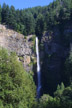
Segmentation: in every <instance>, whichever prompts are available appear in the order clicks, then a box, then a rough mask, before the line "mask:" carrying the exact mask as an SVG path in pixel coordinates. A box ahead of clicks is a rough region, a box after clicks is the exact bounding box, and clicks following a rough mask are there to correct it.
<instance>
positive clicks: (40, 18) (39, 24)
mask: <svg viewBox="0 0 72 108" xmlns="http://www.w3.org/2000/svg"><path fill="white" fill-rule="evenodd" d="M43 31H44V18H43V15H42V14H39V15H38V17H37V21H36V30H35V32H36V35H37V36H38V37H39V39H41V36H42V34H43Z"/></svg>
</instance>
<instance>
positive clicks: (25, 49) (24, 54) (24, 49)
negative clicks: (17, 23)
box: [0, 25, 33, 71]
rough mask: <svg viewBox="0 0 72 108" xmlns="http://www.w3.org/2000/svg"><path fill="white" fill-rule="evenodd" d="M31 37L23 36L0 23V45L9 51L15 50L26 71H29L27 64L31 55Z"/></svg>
mask: <svg viewBox="0 0 72 108" xmlns="http://www.w3.org/2000/svg"><path fill="white" fill-rule="evenodd" d="M31 38H32V35H30V36H27V37H24V35H22V34H19V33H17V32H15V31H13V30H10V29H8V28H7V27H6V26H4V25H0V46H1V47H3V48H6V49H7V50H8V51H10V52H16V54H17V55H18V57H19V60H20V61H22V63H23V66H24V68H25V69H26V71H31V67H30V66H29V64H30V62H31V57H32V56H33V50H32V46H33V42H32V41H30V40H31Z"/></svg>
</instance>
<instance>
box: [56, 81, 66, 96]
mask: <svg viewBox="0 0 72 108" xmlns="http://www.w3.org/2000/svg"><path fill="white" fill-rule="evenodd" d="M64 89H65V86H64V84H63V82H62V83H61V85H59V84H58V86H57V90H56V91H55V92H54V95H55V96H56V97H61V95H62V92H63V90H64Z"/></svg>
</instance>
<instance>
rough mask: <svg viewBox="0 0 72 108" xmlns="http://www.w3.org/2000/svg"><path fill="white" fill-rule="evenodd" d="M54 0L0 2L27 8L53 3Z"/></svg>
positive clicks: (17, 7)
mask: <svg viewBox="0 0 72 108" xmlns="http://www.w3.org/2000/svg"><path fill="white" fill-rule="evenodd" d="M52 1H53V0H0V4H1V5H2V4H3V3H6V4H8V5H9V6H11V5H13V6H14V7H15V8H16V9H25V8H30V7H35V6H45V5H48V4H49V3H51V2H52Z"/></svg>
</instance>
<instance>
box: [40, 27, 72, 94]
mask: <svg viewBox="0 0 72 108" xmlns="http://www.w3.org/2000/svg"><path fill="white" fill-rule="evenodd" d="M71 33H72V27H71V26H70V25H69V26H65V28H64V31H63V35H64V36H69V34H71ZM60 35H61V33H60V31H59V29H58V28H54V29H53V31H48V32H45V34H44V35H43V37H42V40H41V46H42V47H43V48H42V49H41V55H42V57H41V61H42V66H41V72H42V84H43V85H42V87H43V92H44V93H50V94H51V95H52V93H53V92H54V91H55V90H56V87H57V85H58V84H59V83H60V82H61V81H63V78H62V77H63V76H62V74H63V72H64V63H65V60H66V58H67V56H68V54H69V50H70V46H69V45H70V40H69V43H67V42H66V43H64V42H62V41H63V40H62V39H61V38H60ZM67 41H68V40H67Z"/></svg>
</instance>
